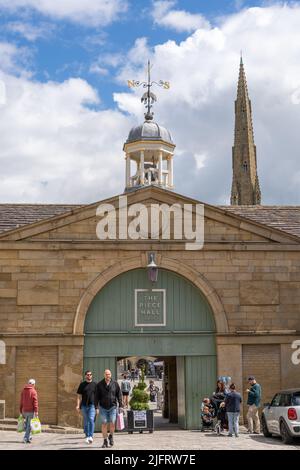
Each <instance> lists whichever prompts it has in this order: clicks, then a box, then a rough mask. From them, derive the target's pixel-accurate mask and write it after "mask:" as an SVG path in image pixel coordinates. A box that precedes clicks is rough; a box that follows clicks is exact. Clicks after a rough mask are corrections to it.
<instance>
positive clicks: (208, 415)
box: [201, 398, 215, 432]
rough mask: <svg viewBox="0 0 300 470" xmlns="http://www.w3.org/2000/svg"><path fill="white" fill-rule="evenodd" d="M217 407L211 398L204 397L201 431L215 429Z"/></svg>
mask: <svg viewBox="0 0 300 470" xmlns="http://www.w3.org/2000/svg"><path fill="white" fill-rule="evenodd" d="M214 418H215V407H214V406H213V404H212V403H211V400H210V399H209V398H203V402H202V405H201V421H202V425H201V431H202V432H204V431H206V430H209V429H210V430H213V429H214Z"/></svg>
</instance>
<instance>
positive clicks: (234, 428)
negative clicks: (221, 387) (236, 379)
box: [225, 383, 242, 437]
mask: <svg viewBox="0 0 300 470" xmlns="http://www.w3.org/2000/svg"><path fill="white" fill-rule="evenodd" d="M241 403H242V396H241V394H240V393H238V392H237V391H236V388H235V384H233V383H232V384H231V385H230V387H229V393H228V394H227V395H226V397H225V409H226V412H227V417H228V427H229V433H228V436H230V437H232V436H233V433H234V434H235V437H239V418H240V411H241Z"/></svg>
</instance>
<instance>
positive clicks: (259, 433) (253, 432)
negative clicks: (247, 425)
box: [252, 431, 260, 434]
mask: <svg viewBox="0 0 300 470" xmlns="http://www.w3.org/2000/svg"><path fill="white" fill-rule="evenodd" d="M252 434H260V432H255V431H254V432H253V433H252Z"/></svg>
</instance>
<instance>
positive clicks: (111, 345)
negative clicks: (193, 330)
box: [84, 334, 216, 357]
mask: <svg viewBox="0 0 300 470" xmlns="http://www.w3.org/2000/svg"><path fill="white" fill-rule="evenodd" d="M215 354H216V346H215V336H214V335H213V334H210V335H209V334H207V335H188V334H185V335H184V334H180V335H178V334H173V335H172V334H169V335H162V334H159V335H153V334H152V335H149V334H141V335H137V334H136V335H129V334H127V335H126V334H123V335H121V334H120V335H113V334H109V335H103V334H102V335H99V334H95V335H92V334H91V335H86V338H85V342H84V356H85V357H100V356H123V357H128V356H145V355H146V356H187V355H189V356H193V355H196V356H201V355H205V356H207V355H215Z"/></svg>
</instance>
